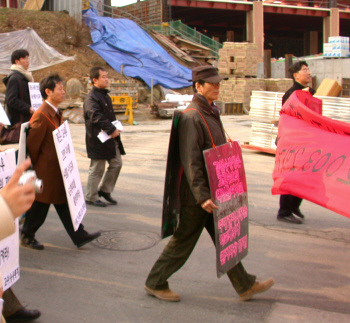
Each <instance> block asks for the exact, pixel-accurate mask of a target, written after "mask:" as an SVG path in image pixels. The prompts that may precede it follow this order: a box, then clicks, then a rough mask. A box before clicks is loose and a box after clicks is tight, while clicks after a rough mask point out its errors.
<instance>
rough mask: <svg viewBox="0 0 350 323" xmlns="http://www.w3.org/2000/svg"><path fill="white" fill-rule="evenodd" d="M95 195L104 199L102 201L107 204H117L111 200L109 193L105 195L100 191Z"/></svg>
mask: <svg viewBox="0 0 350 323" xmlns="http://www.w3.org/2000/svg"><path fill="white" fill-rule="evenodd" d="M97 193H98V196H99V197H101V196H102V197H104V199H105V200H106V201H107V202H109V203H111V204H115V205H117V204H118V202H117V201H116V200H115V199H113V198H112V196H111V193H106V192H102V191H98V192H97Z"/></svg>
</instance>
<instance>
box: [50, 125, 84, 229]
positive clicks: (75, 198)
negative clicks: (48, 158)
mask: <svg viewBox="0 0 350 323" xmlns="http://www.w3.org/2000/svg"><path fill="white" fill-rule="evenodd" d="M53 139H54V142H55V148H56V152H57V157H58V161H59V164H60V168H61V173H62V177H63V183H64V187H65V190H66V195H67V200H68V205H69V211H70V214H71V217H72V222H73V226H74V230H75V231H76V230H78V228H79V225H80V223H81V221H82V220H83V218H84V215H85V213H86V204H85V198H84V193H83V188H82V185H81V181H80V175H79V169H78V164H77V160H76V158H75V153H74V147H73V141H72V136H71V133H70V130H69V125H68V122H67V121H65V122H64V123H63V124H62V125H61V126H59V127H58V128H57V129H56V130H54V131H53ZM44 189H45V188H44Z"/></svg>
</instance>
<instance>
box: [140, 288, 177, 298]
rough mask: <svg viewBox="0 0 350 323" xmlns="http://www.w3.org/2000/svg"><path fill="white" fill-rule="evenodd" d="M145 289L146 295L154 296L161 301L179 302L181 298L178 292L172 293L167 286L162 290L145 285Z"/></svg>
mask: <svg viewBox="0 0 350 323" xmlns="http://www.w3.org/2000/svg"><path fill="white" fill-rule="evenodd" d="M145 290H146V292H147V294H148V295H151V296H154V297H156V298H158V299H160V300H162V301H166V302H179V301H180V299H181V297H180V294H177V293H174V292H173V291H172V290H170V289H169V288H168V289H164V290H159V289H152V288H149V287H147V286H145Z"/></svg>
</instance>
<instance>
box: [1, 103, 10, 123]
mask: <svg viewBox="0 0 350 323" xmlns="http://www.w3.org/2000/svg"><path fill="white" fill-rule="evenodd" d="M0 123H3V124H4V125H5V126H10V125H11V122H10V119H9V118H8V116H7V114H6V112H5V109H4V107H3V106H2V104H1V103H0Z"/></svg>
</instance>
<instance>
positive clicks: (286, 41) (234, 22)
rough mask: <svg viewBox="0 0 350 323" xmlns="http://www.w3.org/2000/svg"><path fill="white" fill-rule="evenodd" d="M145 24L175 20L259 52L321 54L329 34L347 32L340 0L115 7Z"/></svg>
mask: <svg viewBox="0 0 350 323" xmlns="http://www.w3.org/2000/svg"><path fill="white" fill-rule="evenodd" d="M125 13H128V14H131V15H132V16H134V17H136V18H137V19H139V20H141V21H142V22H143V23H145V24H146V25H160V24H161V23H164V22H170V21H178V20H180V21H181V22H182V23H183V24H185V25H187V26H189V27H191V28H193V29H195V30H197V31H199V32H201V33H202V34H204V35H206V36H208V37H209V38H212V39H214V40H217V41H219V42H220V43H222V42H225V41H233V42H245V41H246V42H252V43H256V44H257V45H258V49H259V53H260V55H261V57H263V51H264V49H270V50H271V55H272V57H281V56H284V55H285V54H286V53H292V54H294V55H295V56H304V55H312V54H318V53H321V52H322V50H323V43H325V42H328V37H330V36H348V37H349V36H350V3H349V1H345V0H300V1H295V0H283V1H274V0H266V1H254V0H251V1H249V0H248V1H227V0H226V1H225V0H222V1H218V0H215V1H214V0H207V1H203V0H201V1H199V0H145V1H138V2H137V3H135V4H132V5H129V6H124V7H121V8H115V9H114V14H115V15H117V16H123V15H125Z"/></svg>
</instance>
